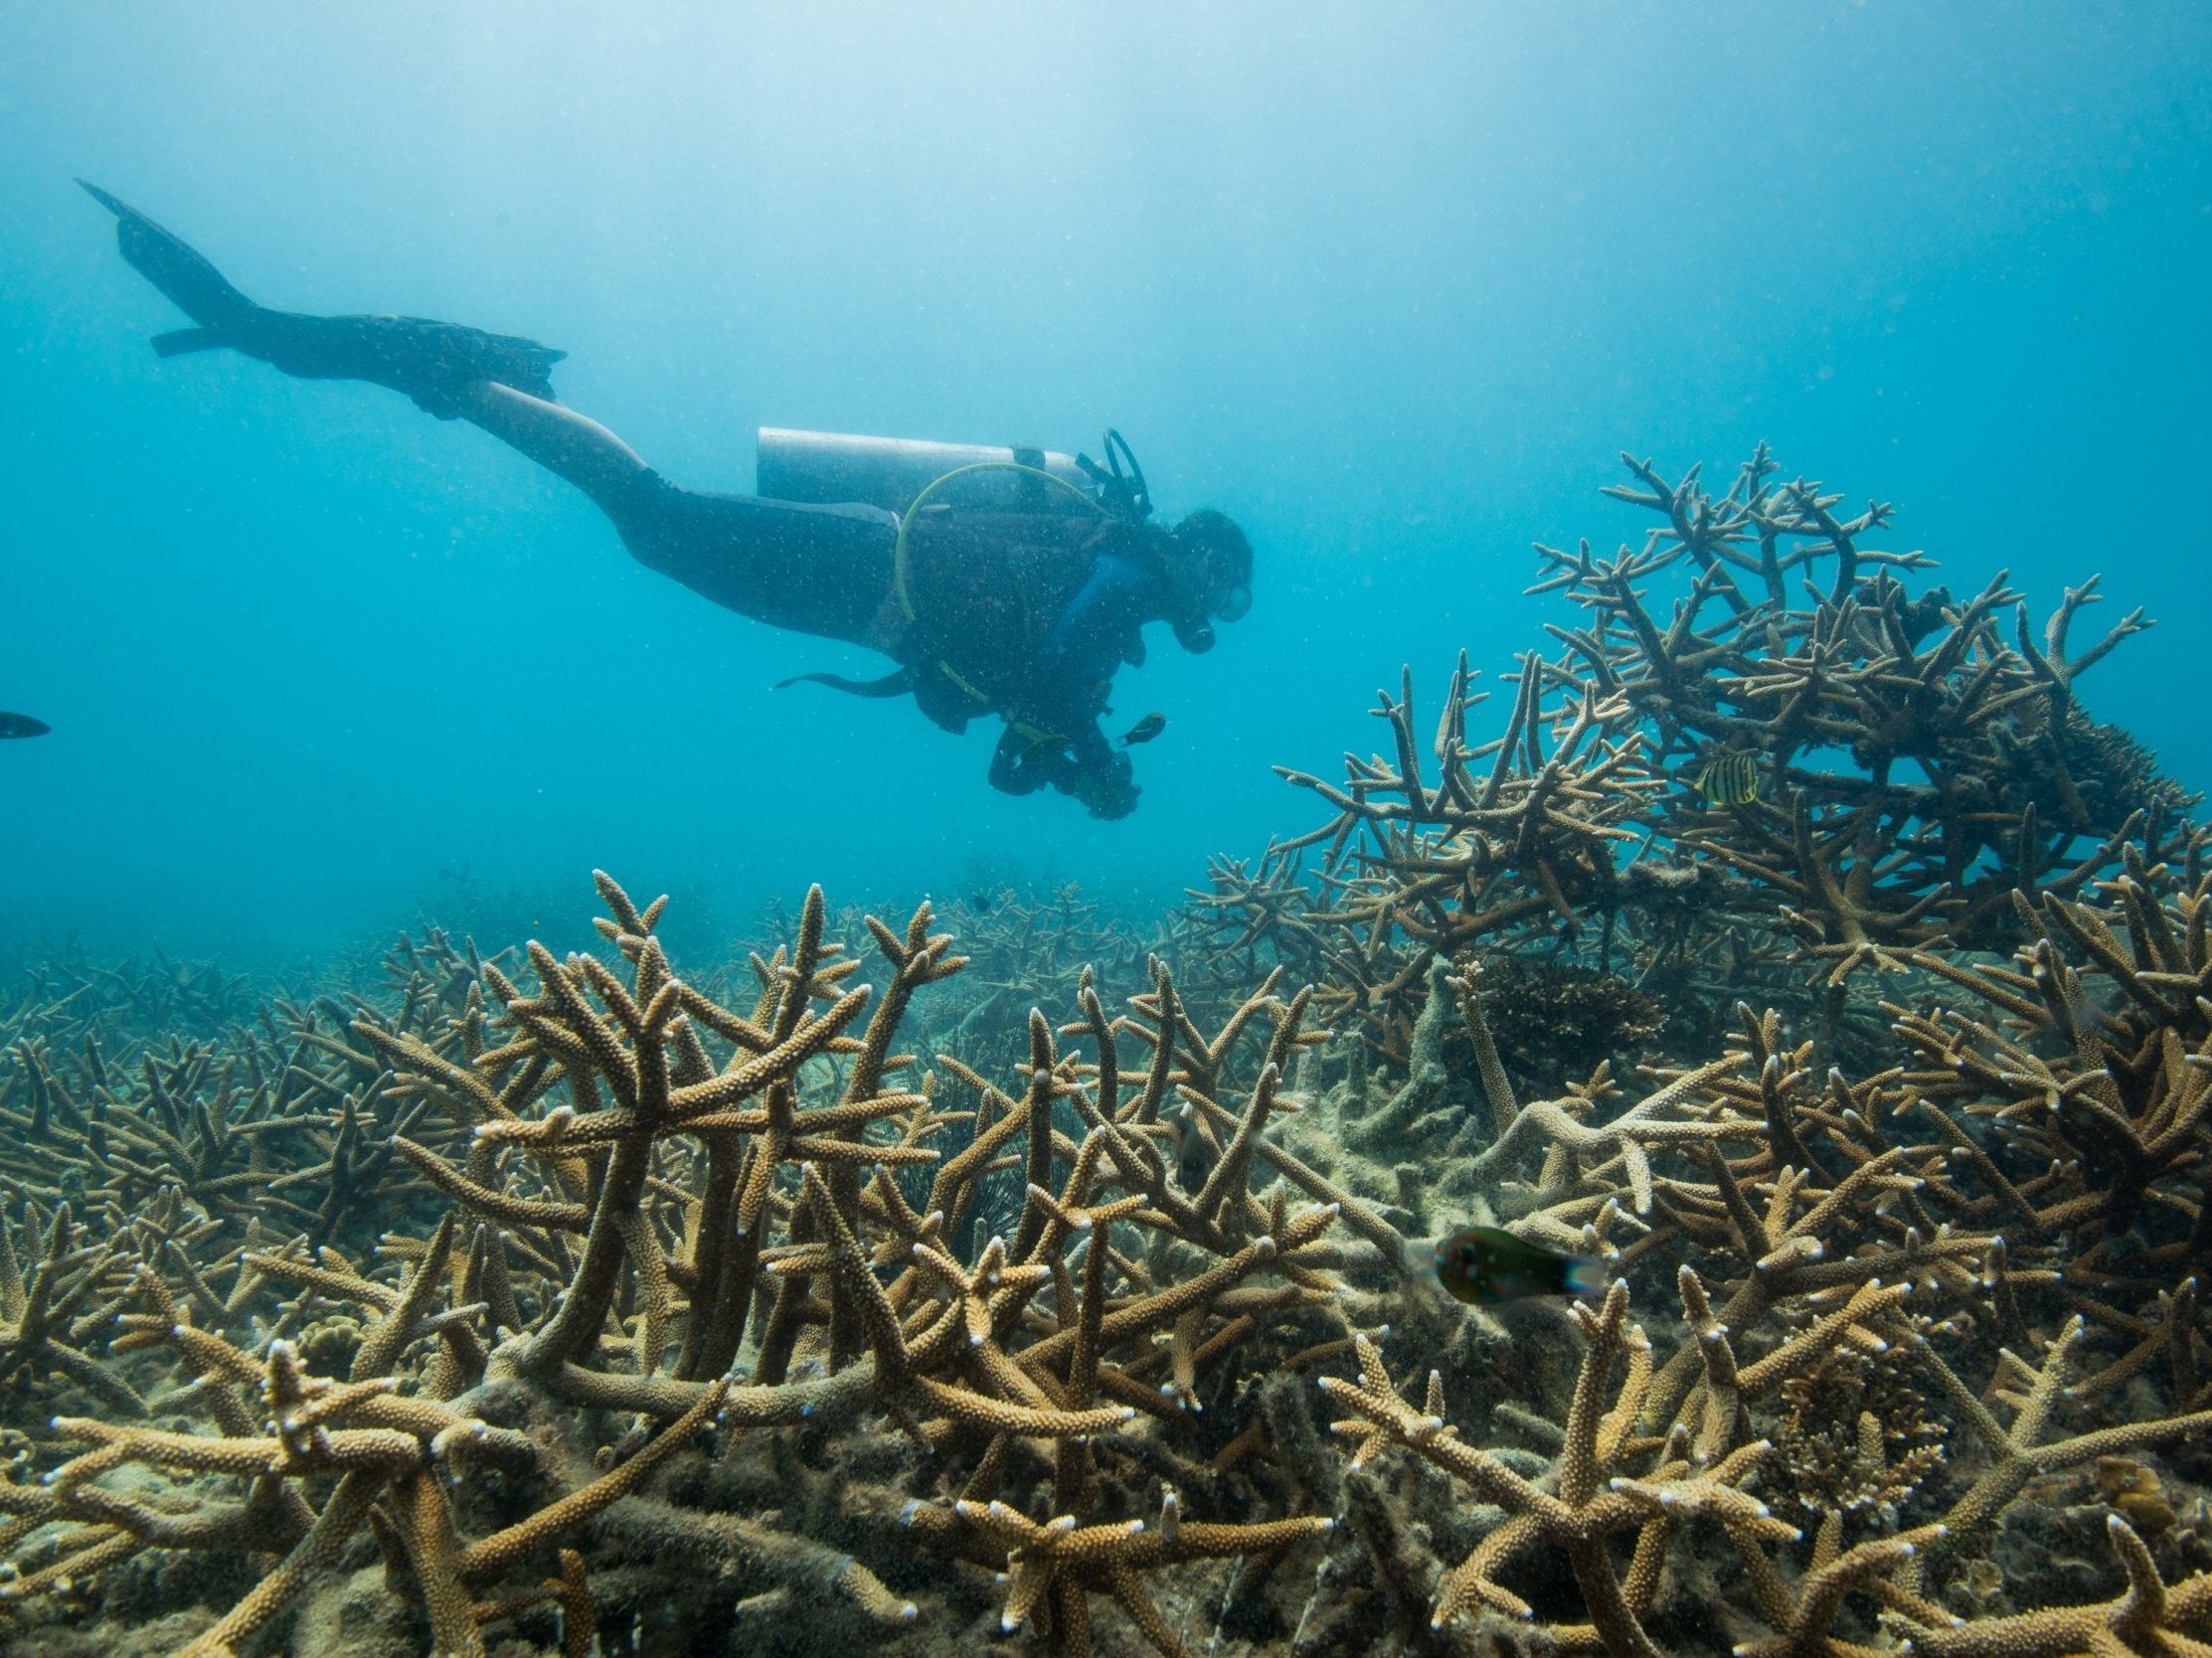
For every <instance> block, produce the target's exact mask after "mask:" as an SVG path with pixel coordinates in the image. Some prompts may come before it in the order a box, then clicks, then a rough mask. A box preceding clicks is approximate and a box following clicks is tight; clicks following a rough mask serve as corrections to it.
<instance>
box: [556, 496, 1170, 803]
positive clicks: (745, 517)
mask: <svg viewBox="0 0 2212 1658" xmlns="http://www.w3.org/2000/svg"><path fill="white" fill-rule="evenodd" d="M595 498H596V499H597V500H598V503H599V505H600V506H601V507H602V508H603V509H604V510H605V512H606V514H607V517H608V518H609V519H610V520H611V521H612V522H613V524H614V528H615V531H616V533H617V534H619V535H620V536H621V538H622V545H623V546H624V547H626V548H628V549H629V551H630V553H631V555H632V556H633V557H634V558H635V559H636V560H637V561H638V563H640V564H642V565H644V566H645V567H646V568H647V569H649V570H653V571H656V572H658V573H659V574H661V575H663V576H666V577H668V578H670V579H671V580H676V581H680V582H682V583H683V584H684V585H685V586H687V587H689V588H691V590H692V591H694V592H696V593H698V594H700V595H701V596H702V597H705V598H709V599H712V600H713V601H714V602H715V603H717V604H720V605H722V606H723V607H725V608H726V609H731V610H736V611H738V612H739V613H741V614H743V615H747V616H751V617H753V618H754V619H755V620H757V621H763V622H766V623H768V624H769V625H770V626H773V627H781V628H788V629H790V630H791V631H793V632H797V633H811V634H814V635H816V636H818V637H821V638H827V639H839V640H843V641H845V642H847V643H850V644H858V645H866V646H868V647H870V648H871V649H875V650H880V651H883V652H884V653H885V654H887V655H890V656H892V657H894V658H896V659H897V660H898V661H899V663H900V664H901V672H900V673H899V674H898V675H895V676H893V677H892V678H891V679H889V680H883V681H877V682H874V683H872V684H869V685H861V686H856V685H853V684H851V682H848V681H843V680H839V679H837V678H835V677H834V676H827V675H815V676H806V677H812V678H819V679H826V680H827V681H828V682H829V683H831V684H834V685H838V686H840V687H842V688H845V689H850V690H859V691H862V692H864V693H867V694H875V695H891V694H895V693H898V692H905V691H911V692H913V694H914V697H915V701H916V702H917V704H918V705H919V706H920V707H921V709H922V711H923V712H924V713H925V714H926V715H928V716H929V717H930V719H931V720H932V721H934V722H935V723H936V724H937V725H939V726H942V727H943V728H944V729H946V730H947V731H952V732H961V731H964V730H965V729H966V728H967V725H968V722H969V721H971V720H973V719H974V718H976V717H977V716H978V715H981V714H986V713H997V714H1001V715H1004V716H1005V717H1006V719H1007V721H1008V728H1007V731H1006V733H1005V735H1004V737H1003V738H1002V739H1001V740H1000V742H999V745H998V748H997V750H996V751H995V752H994V754H993V755H992V759H991V771H990V779H991V783H992V786H993V787H996V788H999V789H1002V790H1005V791H1006V792H1008V793H1013V794H1027V793H1030V792H1032V791H1034V790H1036V789H1039V788H1042V787H1045V786H1048V785H1051V786H1057V787H1059V788H1060V789H1061V790H1062V791H1063V792H1065V793H1068V794H1071V795H1074V796H1075V797H1076V798H1078V799H1080V800H1083V801H1084V802H1085V803H1086V804H1087V805H1089V806H1091V807H1092V809H1093V810H1094V811H1095V812H1098V813H1099V814H1100V815H1102V816H1118V815H1120V812H1121V811H1122V810H1126V809H1127V807H1129V806H1131V805H1133V804H1134V802H1135V787H1134V785H1133V784H1132V783H1131V782H1130V781H1129V765H1128V761H1127V759H1126V758H1125V757H1124V756H1123V755H1121V754H1119V753H1117V752H1116V751H1115V750H1114V748H1113V747H1112V746H1111V745H1110V744H1109V743H1108V742H1107V741H1106V736H1105V734H1104V733H1103V732H1102V731H1101V730H1100V729H1099V717H1100V715H1101V714H1102V713H1103V712H1104V711H1105V707H1106V691H1107V689H1108V688H1109V687H1110V685H1111V683H1112V680H1113V676H1114V673H1115V672H1116V670H1118V669H1119V668H1120V666H1121V665H1122V664H1123V663H1124V662H1126V663H1131V664H1135V663H1141V662H1142V661H1143V659H1144V641H1143V631H1142V630H1143V627H1144V624H1145V623H1146V622H1148V621H1159V620H1166V619H1170V617H1171V616H1172V614H1173V611H1174V608H1175V599H1174V593H1173V590H1172V588H1171V587H1170V585H1169V583H1168V582H1167V580H1165V578H1164V577H1163V576H1162V575H1161V574H1160V571H1159V568H1158V561H1157V558H1156V555H1155V544H1156V542H1157V540H1158V538H1159V532H1157V531H1148V530H1145V529H1143V528H1142V527H1140V526H1137V525H1133V524H1129V523H1126V522H1124V521H1121V520H1119V519H1114V518H1109V517H1106V516H1099V517H1090V516H1084V515H1080V514H1078V515H1072V514H1068V513H1060V514H1021V513H1006V512H969V511H962V510H959V509H954V508H940V507H931V508H928V509H925V511H924V512H923V513H922V514H921V515H920V516H919V517H918V519H917V521H916V523H915V525H914V527H913V529H912V531H911V532H910V537H909V543H910V554H909V556H910V561H911V568H910V572H909V577H910V580H909V584H908V594H909V597H910V599H911V601H912V605H911V610H912V613H909V611H908V609H907V608H903V607H902V606H901V605H900V604H899V603H898V602H896V600H895V598H894V580H893V574H894V561H895V557H896V552H897V547H898V540H899V518H898V515H897V514H895V513H891V512H887V511H885V510H883V509H882V508H879V507H871V506H862V505H842V506H816V505H811V504H808V503H803V502H796V501H777V500H771V499H767V498H766V497H761V496H752V495H726V494H718V493H711V492H707V491H700V490H690V489H684V488H681V487H679V486H677V485H675V484H671V483H669V482H668V481H667V480H666V479H665V478H663V477H661V476H660V475H659V474H658V473H657V472H653V471H651V470H646V471H643V472H640V473H639V474H637V476H636V477H635V478H634V479H632V480H630V481H629V482H628V483H627V484H626V485H625V486H624V487H622V488H620V489H618V490H613V491H603V492H599V493H597V494H596V496H595Z"/></svg>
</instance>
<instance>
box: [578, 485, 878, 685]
mask: <svg viewBox="0 0 2212 1658" xmlns="http://www.w3.org/2000/svg"><path fill="white" fill-rule="evenodd" d="M599 505H600V506H601V507H602V508H603V509H604V510H605V512H606V516H607V517H608V518H609V519H611V520H613V523H614V529H615V532H616V533H617V534H618V535H620V536H621V538H622V545H623V546H624V547H626V548H628V549H629V551H630V554H631V556H632V557H633V558H635V559H636V560H637V562H638V563H639V564H641V565H643V566H644V567H645V568H646V569H647V570H652V571H658V572H659V573H660V574H661V575H663V576H665V577H667V578H669V579H670V580H675V581H681V582H682V583H683V584H684V585H685V586H687V587H689V588H690V589H691V590H692V591H693V592H695V593H698V594H699V595H700V596H701V597H703V598H711V599H713V600H714V601H715V603H717V604H719V605H721V606H722V607H723V608H724V609H726V610H736V611H738V612H740V613H741V614H744V615H748V616H751V617H752V618H753V619H754V620H755V621H764V622H766V623H767V624H768V625H769V626H770V627H785V628H789V629H790V630H791V631H792V632H794V633H812V634H815V635H816V636H818V637H820V638H824V639H843V640H845V641H846V642H847V643H850V644H855V645H868V644H874V643H875V640H874V639H872V638H871V637H870V628H871V625H872V624H873V623H874V621H875V618H876V613H877V611H879V610H880V609H881V608H882V607H883V601H884V599H885V597H886V596H887V595H888V594H889V593H890V591H891V557H892V551H893V549H894V548H895V547H896V546H897V545H898V541H899V515H898V514H897V513H892V512H886V511H884V510H883V509H882V508H881V507H868V506H859V505H848V506H834V507H824V506H813V505H810V504H808V503H806V502H802V501H771V500H768V499H766V498H765V497H762V496H758V495H723V494H716V493H712V492H709V491H706V490H696V489H683V488H680V487H678V486H677V485H675V484H672V483H670V482H669V481H668V480H667V479H666V478H664V477H662V476H661V475H660V474H659V473H658V472H654V471H645V472H640V473H639V474H638V475H637V477H636V479H635V481H634V482H633V483H632V484H631V486H630V487H629V488H628V489H627V490H626V491H625V492H624V493H622V494H621V495H619V496H615V497H613V498H610V499H603V500H600V502H599Z"/></svg>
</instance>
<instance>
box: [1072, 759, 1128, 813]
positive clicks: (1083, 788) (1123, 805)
mask: <svg viewBox="0 0 2212 1658" xmlns="http://www.w3.org/2000/svg"><path fill="white" fill-rule="evenodd" d="M1131 772H1132V768H1131V766H1130V764H1129V756H1128V755H1126V754H1111V755H1108V756H1107V758H1106V764H1104V765H1103V766H1101V767H1100V768H1098V769H1096V770H1092V771H1087V772H1084V773H1083V774H1082V775H1081V776H1080V777H1079V778H1077V779H1076V784H1075V786H1074V787H1071V788H1070V789H1069V790H1068V792H1069V793H1070V794H1072V795H1074V796H1075V797H1076V798H1077V799H1079V800H1081V801H1082V802H1083V803H1084V804H1085V805H1086V806H1088V807H1090V808H1091V815H1092V816H1093V817H1095V818H1100V819H1102V820H1104V821H1106V822H1108V823H1111V822H1113V821H1114V820H1115V819H1117V818H1124V817H1127V816H1128V815H1129V814H1130V813H1131V812H1133V811H1135V810H1136V797H1137V796H1138V795H1139V794H1142V793H1143V792H1144V791H1143V790H1142V789H1140V788H1139V787H1137V784H1136V779H1135V777H1134V776H1133V775H1132V774H1131Z"/></svg>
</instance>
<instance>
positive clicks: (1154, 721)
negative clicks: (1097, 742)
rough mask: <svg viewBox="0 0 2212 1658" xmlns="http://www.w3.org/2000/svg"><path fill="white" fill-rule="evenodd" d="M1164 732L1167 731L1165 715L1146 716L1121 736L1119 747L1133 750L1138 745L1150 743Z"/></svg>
mask: <svg viewBox="0 0 2212 1658" xmlns="http://www.w3.org/2000/svg"><path fill="white" fill-rule="evenodd" d="M1165 730H1167V716H1166V715H1164V714H1147V715H1146V716H1145V717H1144V718H1143V719H1141V720H1139V721H1138V722H1137V723H1136V724H1135V725H1133V726H1131V727H1130V728H1129V729H1128V730H1127V731H1125V732H1123V733H1122V734H1121V746H1122V747H1124V748H1134V747H1135V746H1137V745H1138V744H1139V743H1149V742H1151V741H1152V739H1153V738H1155V737H1157V736H1159V735H1160V733H1162V732H1164V731H1165Z"/></svg>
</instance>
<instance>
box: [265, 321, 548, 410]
mask: <svg viewBox="0 0 2212 1658" xmlns="http://www.w3.org/2000/svg"><path fill="white" fill-rule="evenodd" d="M240 333H241V338H240V339H239V340H238V341H237V344H238V348H239V349H240V350H241V351H244V352H245V353H247V355H249V356H251V357H258V358H260V359H261V360H262V361H264V362H266V363H270V364H273V365H274V366H275V367H277V368H278V369H281V370H282V371H283V372H284V373H286V374H288V375H292V376H295V377H296V378H298V379H302V380H368V381H374V382H375V383H376V384H377V385H379V386H389V387H391V388H392V389H393V390H394V391H395V392H404V393H406V394H407V395H408V396H409V397H411V398H413V399H414V400H415V402H416V404H417V405H418V406H419V407H421V408H422V409H424V410H425V411H427V412H428V413H429V414H435V415H437V416H438V417H439V418H440V419H445V420H450V419H452V418H453V417H454V416H455V415H457V414H461V413H463V412H464V410H465V408H466V406H467V404H468V401H469V397H470V389H471V388H472V387H475V386H479V385H481V384H483V383H484V382H485V381H491V382H493V383H494V384H496V385H500V386H508V387H512V388H513V389H514V390H515V391H517V392H521V393H524V394H526V395H528V396H530V397H533V398H542V399H544V400H545V401H546V402H548V403H551V402H553V401H554V391H553V380H552V371H553V365H554V364H556V363H558V362H560V361H561V359H562V358H564V357H566V356H567V355H568V353H567V352H565V351H558V350H555V349H554V348H553V347H551V346H543V345H540V344H539V343H538V342H537V341H536V340H526V339H522V338H520V337H519V336H517V335H513V334H493V333H489V332H487V331H486V330H484V329H481V328H470V327H468V326H466V325H465V324H463V323H457V322H435V321H432V320H431V319H429V318H427V317H388V316H347V317H314V316H303V315H300V314H299V313H297V312H292V311H261V312H259V314H258V315H257V316H256V317H255V318H254V320H253V322H252V323H251V325H250V326H248V327H246V328H244V329H242V330H241V331H240Z"/></svg>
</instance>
